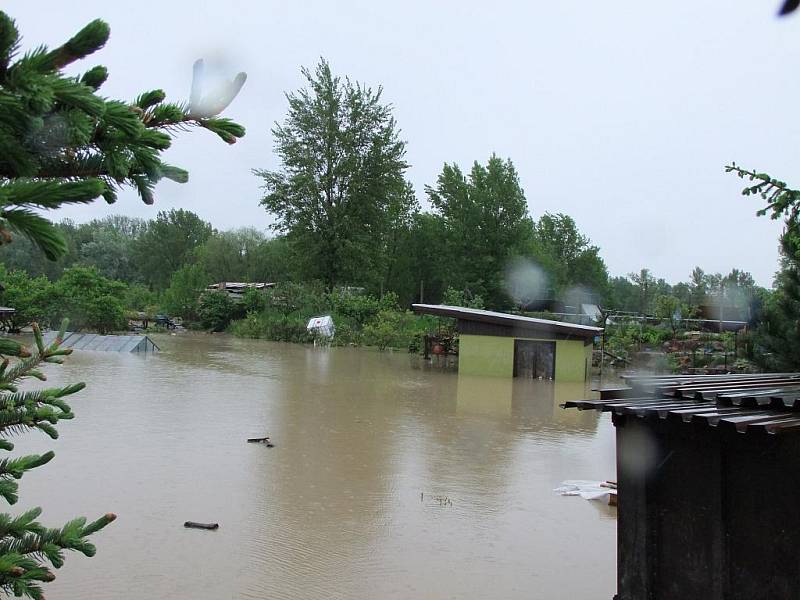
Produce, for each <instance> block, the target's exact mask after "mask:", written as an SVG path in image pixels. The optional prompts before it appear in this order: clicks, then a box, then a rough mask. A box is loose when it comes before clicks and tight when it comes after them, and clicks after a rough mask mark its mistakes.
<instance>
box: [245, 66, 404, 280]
mask: <svg viewBox="0 0 800 600" xmlns="http://www.w3.org/2000/svg"><path fill="white" fill-rule="evenodd" d="M302 74H303V77H304V78H305V80H306V83H307V85H308V87H307V88H305V89H301V90H299V91H297V92H292V93H290V94H288V95H287V99H288V101H289V113H288V115H287V117H286V120H285V121H284V122H283V124H276V125H275V127H274V128H273V130H272V134H273V135H274V137H275V151H276V153H277V154H278V157H279V158H280V161H281V168H280V169H279V170H275V171H270V170H257V171H255V173H256V175H257V176H259V177H260V178H261V179H262V180H263V183H264V185H263V187H264V190H265V192H266V194H265V196H264V199H263V200H262V201H261V204H262V205H263V206H264V208H265V209H266V210H267V211H268V212H269V213H271V214H272V215H274V216H275V217H276V219H277V220H276V222H275V226H274V227H275V229H276V230H278V231H281V232H283V233H285V234H286V236H287V239H289V240H290V241H291V242H292V243H293V244H294V245H295V246H296V249H297V253H296V256H298V257H299V258H302V259H304V263H305V264H304V271H305V273H306V275H307V277H308V278H317V279H320V280H323V281H325V282H326V283H327V284H328V286H334V285H337V284H353V285H365V286H369V287H372V288H376V287H378V286H379V285H380V282H381V281H382V280H383V279H384V276H385V273H386V270H387V266H388V257H387V247H388V241H387V238H388V237H389V236H390V235H391V233H392V229H393V227H395V226H396V225H397V222H398V220H403V219H405V218H406V215H407V214H408V212H409V211H410V210H411V209H412V206H413V201H412V198H411V197H410V196H409V193H408V187H407V185H406V182H405V181H404V179H403V175H404V173H405V171H406V169H407V167H408V165H407V164H406V162H405V142H404V141H403V140H401V139H400V136H399V131H398V129H397V125H396V123H395V120H394V117H393V116H392V108H391V106H390V105H387V104H384V103H383V102H382V100H381V92H382V90H381V89H380V88H378V90H377V91H373V90H372V89H370V88H368V87H366V86H364V85H362V84H359V83H353V82H351V81H350V80H349V79H345V80H342V79H341V78H339V77H337V76H334V75H333V73H332V71H331V68H330V65H329V64H328V63H327V62H326V61H325V60H322V61H321V62H320V63H319V65H318V66H317V68H316V70H315V71H314V72H313V73H312V72H311V71H309V70H308V69H305V68H304V69H302Z"/></svg>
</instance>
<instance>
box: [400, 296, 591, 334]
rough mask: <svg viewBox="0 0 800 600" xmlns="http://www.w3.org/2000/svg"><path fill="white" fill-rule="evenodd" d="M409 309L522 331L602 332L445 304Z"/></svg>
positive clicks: (415, 305) (544, 320) (533, 318)
mask: <svg viewBox="0 0 800 600" xmlns="http://www.w3.org/2000/svg"><path fill="white" fill-rule="evenodd" d="M411 308H413V309H414V312H415V313H418V314H425V315H434V316H437V317H449V318H452V319H462V320H465V321H479V322H482V323H492V324H495V325H507V326H509V327H515V328H522V329H539V330H544V331H553V332H560V333H563V334H567V335H574V336H577V337H582V338H590V337H594V336H596V335H600V334H601V333H602V331H603V329H602V328H601V327H591V326H589V325H577V324H575V323H565V322H563V321H551V320H549V319H537V318H535V317H524V316H522V315H510V314H508V313H501V312H495V311H492V310H481V309H478V308H465V307H463V306H448V305H446V304H412V305H411Z"/></svg>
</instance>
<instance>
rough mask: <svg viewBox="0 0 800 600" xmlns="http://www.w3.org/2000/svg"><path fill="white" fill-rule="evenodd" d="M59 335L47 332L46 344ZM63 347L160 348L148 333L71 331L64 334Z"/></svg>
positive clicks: (132, 350)
mask: <svg viewBox="0 0 800 600" xmlns="http://www.w3.org/2000/svg"><path fill="white" fill-rule="evenodd" d="M57 335H58V332H57V331H49V332H47V333H45V334H44V343H45V345H46V346H48V345H50V344H52V343H53V341H54V340H55V339H56V336H57ZM61 347H62V348H74V349H75V350H90V351H95V352H158V350H159V348H158V346H156V345H155V343H154V342H153V340H151V339H150V338H149V337H147V336H146V335H98V334H96V333H73V332H71V331H67V332H66V333H65V334H64V341H63V343H62V344H61Z"/></svg>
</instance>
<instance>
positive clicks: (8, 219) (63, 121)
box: [0, 12, 244, 599]
mask: <svg viewBox="0 0 800 600" xmlns="http://www.w3.org/2000/svg"><path fill="white" fill-rule="evenodd" d="M108 37H109V27H108V25H107V24H106V23H105V22H103V21H100V20H95V21H92V22H91V23H89V24H88V25H87V26H86V27H84V28H83V29H82V30H81V31H79V32H78V33H77V34H76V35H75V36H73V37H72V38H71V39H69V40H68V41H67V42H66V43H64V44H63V45H61V46H58V47H57V48H54V49H52V50H50V49H48V48H46V47H45V46H38V47H36V48H35V49H34V50H31V51H28V52H26V53H24V54H22V55H21V56H20V35H19V31H18V30H17V27H16V25H15V23H14V21H13V20H12V19H11V18H10V17H9V16H8V15H7V14H5V13H4V12H0V244H2V245H5V244H8V243H11V242H12V241H13V240H14V238H15V237H17V234H21V235H22V236H23V237H27V238H28V239H29V240H30V241H31V242H33V244H34V245H36V246H37V247H38V248H39V249H40V250H41V251H42V252H43V253H44V254H45V256H46V257H47V258H48V259H51V260H55V259H58V258H60V257H63V256H64V255H65V254H66V253H67V250H68V247H67V243H66V240H65V238H64V236H63V235H62V233H61V232H60V231H59V230H58V229H57V228H56V227H55V226H54V225H53V223H51V222H50V221H49V220H48V219H47V218H46V217H45V216H43V215H42V214H41V211H42V210H44V211H47V210H52V209H56V208H59V207H61V206H64V205H68V204H75V203H88V202H92V201H94V200H96V199H98V198H100V197H102V198H104V199H105V200H106V201H107V202H113V201H115V200H116V197H117V193H118V191H119V190H120V189H121V188H123V187H125V186H132V187H134V188H135V189H136V190H137V191H138V193H139V195H140V197H141V198H142V200H143V201H144V202H146V203H148V204H150V203H152V202H153V199H154V198H153V189H154V186H155V184H156V182H157V181H158V180H159V179H161V178H162V177H167V178H170V179H173V180H175V181H186V179H187V177H188V176H187V173H186V171H184V170H182V169H179V168H177V167H174V166H171V165H169V164H167V163H165V162H163V161H162V160H161V153H162V152H163V151H164V150H165V149H166V148H168V147H169V146H170V143H171V138H170V135H169V132H170V131H176V130H180V129H185V128H187V127H193V126H199V127H202V128H205V129H208V130H209V131H212V132H214V133H216V134H218V135H219V136H220V137H222V138H223V139H224V140H225V141H226V142H228V143H233V142H235V141H236V139H237V138H239V137H241V136H242V135H244V129H243V128H242V127H241V126H240V125H238V124H236V123H234V122H233V121H230V120H228V119H223V118H218V117H217V116H216V115H213V114H210V113H208V112H204V113H203V114H200V113H198V112H192V109H191V108H190V107H189V106H184V105H182V104H175V103H167V102H165V94H164V92H163V91H161V90H152V91H149V92H145V93H144V94H142V95H140V96H139V97H138V98H136V99H135V100H134V101H133V102H121V101H118V100H112V99H108V98H105V97H103V96H101V95H100V94H99V93H98V89H99V88H100V86H101V85H102V84H103V83H104V82H105V80H106V78H107V77H108V72H107V70H106V68H105V67H102V66H95V67H93V68H91V69H89V70H88V71H86V72H85V73H84V74H83V75H80V76H77V77H76V76H74V75H67V74H66V73H64V72H63V69H64V67H67V66H69V65H71V64H72V63H74V62H75V61H77V60H79V59H82V58H84V57H86V56H88V55H90V54H92V53H93V52H95V51H96V50H98V49H99V48H101V47H102V46H103V45H104V44H105V43H106V41H107V40H108ZM195 96H197V94H195ZM109 297H113V296H109ZM65 326H66V325H62V330H61V333H60V335H59V338H60V337H61V336H63V330H64V328H65ZM34 340H35V343H36V349H35V350H34V351H33V352H31V351H29V350H27V349H26V348H24V347H22V346H21V345H20V344H18V343H17V342H14V341H12V340H9V339H4V340H0V450H2V451H4V452H7V451H11V450H13V448H14V445H13V443H12V442H11V441H10V440H9V439H8V438H10V437H11V436H13V435H16V434H19V433H22V432H27V431H31V430H38V431H41V432H43V433H45V434H46V435H48V436H50V437H52V438H55V437H57V435H58V434H57V431H56V428H55V425H56V424H57V423H58V422H59V421H60V420H61V419H70V418H72V417H73V413H72V410H71V408H70V407H69V405H68V404H67V403H66V401H65V399H66V397H67V396H69V395H71V394H73V393H75V392H77V391H79V390H81V389H82V388H83V387H84V384H82V383H80V384H76V385H68V386H65V387H62V388H50V389H44V390H41V389H40V390H36V389H28V390H25V391H20V390H19V387H18V386H19V385H20V382H21V381H22V380H23V379H30V378H36V379H40V380H43V379H45V375H44V373H43V372H42V370H41V367H42V366H43V365H44V364H45V363H59V362H61V361H62V360H63V357H64V356H66V355H68V354H69V353H70V352H71V350H61V349H60V348H59V341H58V340H57V341H56V342H55V343H53V344H52V345H50V346H45V345H44V342H43V340H42V336H41V334H40V332H39V329H38V326H35V327H34ZM52 458H53V452H46V453H44V454H41V455H31V456H20V457H14V458H6V459H3V460H2V461H0V497H2V499H3V500H4V501H5V502H7V503H8V504H15V503H16V502H17V499H18V494H17V491H18V484H17V481H16V480H18V479H20V478H21V477H23V476H24V474H25V473H26V472H27V471H29V470H30V469H33V468H37V467H39V466H41V465H44V464H46V463H47V462H49V461H50V460H51V459H52ZM41 512H42V511H41V509H40V508H34V509H31V510H28V511H26V512H24V513H22V514H21V515H18V516H12V515H10V514H8V513H2V514H0V590H2V591H3V592H4V593H5V594H13V595H15V596H28V597H30V598H34V599H40V598H43V593H42V587H41V584H42V583H43V582H48V581H52V580H53V578H54V575H53V572H52V570H51V569H52V568H59V567H61V566H62V564H63V563H64V550H75V551H78V552H81V553H83V554H85V555H86V556H92V555H94V553H95V547H94V546H93V545H92V544H91V543H90V542H89V541H88V539H87V537H88V536H90V535H92V534H93V533H96V532H97V531H99V530H100V529H102V528H103V527H105V526H106V525H108V524H109V523H111V522H112V521H113V520H114V519H115V516H114V515H113V514H111V513H108V514H106V515H104V516H101V517H100V518H99V519H97V520H95V521H93V522H91V523H87V521H86V519H85V518H78V519H74V520H72V521H70V522H69V523H67V524H66V525H65V526H64V527H61V528H47V527H44V526H43V525H41V524H40V523H39V522H38V521H37V519H38V517H39V515H40V514H41Z"/></svg>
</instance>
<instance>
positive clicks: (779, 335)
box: [755, 218, 800, 371]
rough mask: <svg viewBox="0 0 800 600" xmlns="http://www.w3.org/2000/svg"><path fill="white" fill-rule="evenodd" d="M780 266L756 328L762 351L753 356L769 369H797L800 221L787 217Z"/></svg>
mask: <svg viewBox="0 0 800 600" xmlns="http://www.w3.org/2000/svg"><path fill="white" fill-rule="evenodd" d="M780 249H781V267H780V271H779V272H778V274H777V276H776V278H775V292H774V294H773V295H772V298H771V299H770V301H769V302H768V303H767V305H766V307H765V309H764V316H763V321H762V322H761V324H760V325H759V327H758V329H757V331H756V337H757V340H758V343H759V344H760V345H761V346H762V348H763V351H762V352H758V353H756V355H755V358H756V360H758V361H759V362H761V363H762V365H763V366H765V367H766V368H768V369H772V370H777V371H795V370H797V369H800V221H798V219H797V218H790V219H788V220H787V222H786V228H785V230H784V232H783V234H782V235H781V244H780Z"/></svg>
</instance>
